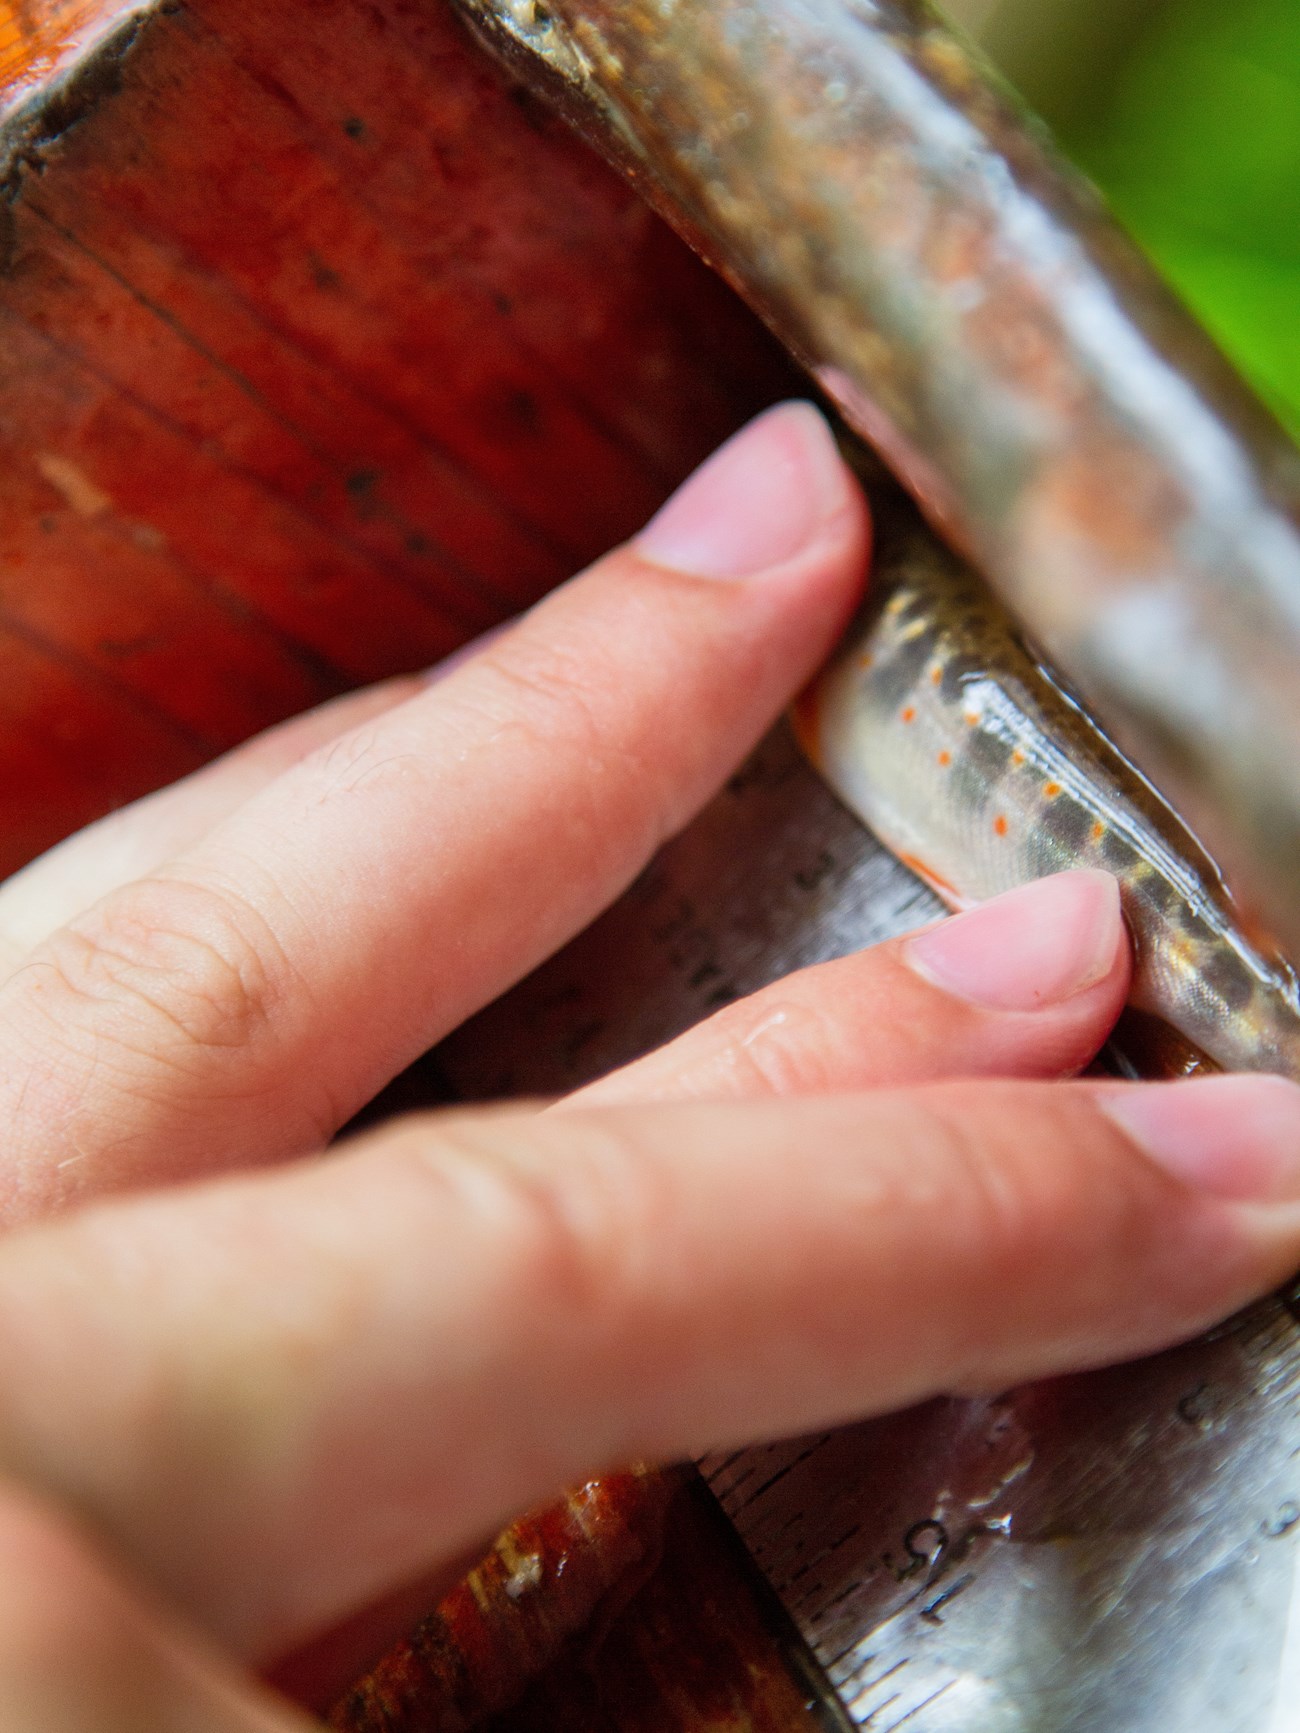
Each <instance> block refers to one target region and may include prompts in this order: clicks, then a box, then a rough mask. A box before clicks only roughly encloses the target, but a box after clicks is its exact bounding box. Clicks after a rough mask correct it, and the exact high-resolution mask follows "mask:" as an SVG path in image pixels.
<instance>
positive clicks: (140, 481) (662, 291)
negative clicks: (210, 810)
mask: <svg viewBox="0 0 1300 1733" xmlns="http://www.w3.org/2000/svg"><path fill="white" fill-rule="evenodd" d="M91 10H92V9H91V8H89V7H88V6H87V5H86V4H84V3H81V4H72V3H68V4H55V3H50V0H46V3H44V4H39V3H38V0H30V4H28V5H26V6H15V5H12V4H10V5H8V6H6V7H4V9H3V10H2V11H0V31H3V32H4V34H3V35H2V36H0V40H2V41H4V42H5V43H7V44H8V46H7V49H6V52H7V53H8V55H9V60H8V62H7V66H8V72H9V77H10V81H11V89H10V102H9V103H8V104H7V105H6V106H8V107H10V109H11V112H10V116H9V119H8V121H7V123H6V125H5V128H4V133H3V137H2V139H0V153H2V156H3V168H2V169H0V178H3V181H4V185H5V189H6V194H7V196H6V198H5V200H4V201H3V203H0V262H2V263H3V270H2V271H0V374H2V376H3V380H4V399H3V402H4V413H3V416H0V477H2V479H0V545H2V546H3V548H4V552H5V559H4V563H3V571H2V572H0V674H2V675H3V678H0V795H2V796H3V800H4V808H5V816H6V824H5V827H4V835H3V839H2V840H0V871H4V870H9V869H11V868H13V867H15V866H17V865H18V864H19V863H20V862H21V861H22V860H23V859H25V858H28V857H29V856H30V855H32V854H33V853H35V852H37V851H38V850H39V849H41V848H42V847H44V846H46V845H48V844H49V843H51V842H53V841H54V840H56V838H57V837H58V836H60V835H62V834H64V833H66V832H67V831H69V830H71V829H73V828H75V827H76V826H77V825H79V824H81V823H83V822H85V821H86V820H87V819H89V818H91V817H92V816H94V815H96V814H97V813H99V812H101V811H103V810H105V809H106V808H108V807H111V806H113V805H115V804H118V803H120V802H122V801H124V800H127V799H129V798H132V797H133V796H135V795H137V794H140V793H142V792H144V791H145V790H146V789H148V788H150V787H153V786H156V785H157V784H158V783H160V782H163V781H166V780H168V779H170V778H172V777H175V776H177V775H179V774H181V773H182V772H184V771H185V770H188V769H190V768H192V767H193V766H195V765H197V764H199V763H201V762H203V761H204V760H205V759H207V758H210V757H211V756H212V755H213V754H214V753H216V752H218V751H220V750H221V749H223V748H225V747H227V746H229V745H231V744H232V743H234V742H235V741H237V740H239V739H241V738H243V737H245V736H246V735H248V734H250V733H252V732H254V731H255V730H257V729H258V728H261V727H264V726H265V725H267V724H268V723H270V722H272V721H274V720H276V719H278V718H280V717H282V716H285V715H288V714H290V713H292V712H294V711H297V710H300V709H302V708H304V707H305V706H307V705H309V704H311V703H313V702H315V701H317V700H319V699H321V698H324V697H326V696H329V695H330V694H332V693H334V692H337V691H340V690H343V689H345V688H347V687H350V686H354V685H357V684H360V683H362V682H365V681H369V680H374V679H377V678H380V677H382V676H383V675H386V674H390V673H393V672H396V671H398V670H405V669H410V668H415V667H419V666H422V665H423V664H426V663H428V662H431V661H433V660H435V659H436V658H437V657H438V656H440V655H442V654H443V653H444V652H446V651H447V650H449V649H452V648H454V647H455V646H456V645H457V644H459V643H461V642H463V641H464V640H465V639H466V638H468V637H470V636H472V635H473V634H474V633H476V632H478V631H480V630H482V629H483V628H485V627H487V626H490V625H492V624H494V623H495V622H496V621H498V620H500V619H502V618H503V617H505V616H506V615H508V614H510V613H512V612H514V611H516V610H517V609H519V608H520V607H524V606H526V605H527V604H528V603H530V602H531V601H532V600H534V599H535V598H536V597H537V596H538V595H540V594H541V593H542V592H544V591H545V590H546V589H548V588H550V587H551V586H552V585H553V584H555V583H556V582H558V581H559V580H560V579H561V578H563V577H565V576H567V575H569V573H570V572H572V571H573V570H575V569H576V568H578V567H579V566H581V565H582V564H583V563H584V562H585V561H586V560H588V559H590V558H591V557H593V556H594V555H595V554H597V553H599V552H601V551H603V550H604V549H605V548H606V547H608V546H609V545H611V544H612V543H613V542H615V541H617V540H619V539H620V538H622V537H624V536H626V535H627V534H628V533H629V532H631V531H632V530H633V529H634V528H636V527H637V526H638V525H639V524H640V522H641V521H642V520H643V519H644V518H645V517H646V515H647V514H648V513H649V512H650V511H651V510H652V509H653V508H654V507H655V506H656V505H657V504H658V502H659V501H660V500H661V499H662V498H663V496H664V495H665V494H666V493H667V491H668V490H669V489H670V488H671V486H672V485H673V484H674V483H675V482H676V481H677V480H678V479H679V478H680V477H681V476H682V475H683V474H685V473H686V472H687V470H689V469H690V467H691V466H692V465H693V464H694V463H695V462H696V461H698V460H699V459H700V458H701V457H702V456H703V455H704V454H705V453H706V452H707V451H708V450H709V449H711V447H712V446H713V445H714V444H715V443H716V442H717V441H718V440H719V439H720V438H722V437H724V436H725V434H726V433H727V432H728V431H730V430H731V429H732V428H734V427H735V426H736V425H737V424H738V423H739V422H740V421H741V420H743V419H744V418H745V417H746V416H747V415H748V414H749V413H751V412H752V411H753V410H755V409H756V408H758V407H760V406H761V405H762V404H763V403H765V402H767V401H771V399H772V398H773V397H775V396H777V395H779V394H781V393H782V392H783V391H785V390H786V389H788V388H789V381H790V379H791V375H790V374H789V373H788V372H787V369H786V364H785V362H784V360H783V358H782V357H780V355H779V354H778V353H777V351H776V350H775V348H774V347H773V346H772V344H771V343H770V341H769V340H768V339H767V337H766V335H765V334H764V333H763V332H762V331H761V330H760V329H759V328H758V327H757V325H756V324H755V323H754V321H753V320H752V318H751V317H750V316H749V315H748V314H747V313H745V312H744V311H743V310H742V309H741V308H740V307H739V305H738V304H737V303H736V302H735V301H734V300H733V299H732V298H731V297H730V295H729V294H728V293H727V292H726V291H724V290H723V289H722V288H721V287H720V286H719V285H718V284H717V283H716V282H715V281H714V280H713V278H712V277H711V275H710V274H709V273H708V272H707V271H706V270H705V269H704V267H702V266H701V265H700V264H699V263H698V262H697V261H696V260H695V259H694V258H693V256H691V255H690V254H689V253H688V251H687V250H686V249H685V248H684V247H683V246H682V245H681V243H680V242H678V241H677V240H676V239H675V238H674V237H673V236H672V235H671V234H669V232H668V231H667V230H666V229H665V228H664V227H663V225H662V224H661V223H660V222H659V221H658V220H657V219H656V218H654V217H653V216H651V215H650V213H649V212H648V211H647V210H646V209H645V208H644V206H643V205H642V204H641V202H640V201H639V200H638V199H637V198H636V196H635V195H634V194H633V193H631V192H630V191H629V190H628V189H627V188H626V187H624V186H623V185H622V184H621V183H620V182H619V181H618V180H617V179H616V177H614V176H613V175H612V174H611V173H610V172H609V171H608V170H607V169H606V168H604V167H603V166H602V165H600V164H598V163H597V162H596V161H595V159H594V158H593V157H591V156H590V155H589V154H588V152H587V151H586V150H585V149H584V148H583V147H582V146H580V145H579V144H577V143H576V141H575V140H573V139H572V138H571V137H570V136H569V134H568V133H567V132H566V131H565V129H564V128H563V127H562V126H560V125H559V123H557V122H555V121H554V120H553V119H551V118H550V117H549V116H548V115H547V114H545V113H544V112H542V111H541V109H540V108H539V107H538V106H537V104H536V103H535V102H534V101H533V100H532V99H531V98H529V97H527V96H525V95H524V94H523V93H522V92H521V91H520V90H519V89H518V88H517V87H511V86H510V85H508V84H507V83H505V82H503V81H502V80H501V79H500V78H499V77H498V76H497V73H496V71H495V69H494V68H493V67H492V66H491V65H490V64H489V63H488V62H487V61H486V60H485V59H484V57H483V56H482V55H481V54H480V53H479V52H478V51H477V50H476V49H473V48H471V47H470V46H469V44H468V42H467V39H466V38H465V36H464V34H463V32H462V29H461V27H460V25H459V24H458V23H457V22H456V21H455V20H454V19H453V18H452V17H451V16H450V14H449V12H448V11H447V9H446V8H444V7H443V6H442V5H440V4H438V3H436V0H428V3H417V0H373V3H369V4H364V5H363V4H360V3H359V0H313V4H312V5H311V6H310V7H303V6H301V5H299V4H296V3H293V0H265V3H263V4H259V5H257V6H249V5H247V4H244V3H242V0H190V3H188V4H184V5H181V4H175V3H173V0H162V3H159V4H156V5H154V6H151V7H146V8H144V9H141V10H138V11H132V10H130V9H129V8H125V7H123V6H121V5H106V6H103V7H101V8H97V9H95V11H96V14H97V16H98V17H99V20H100V23H101V24H104V23H105V22H107V24H108V25H111V26H112V28H109V29H107V32H106V33H105V34H103V39H102V40H101V41H100V43H99V45H98V47H95V48H92V49H90V50H88V51H86V52H83V53H82V54H81V55H80V57H79V58H76V59H75V60H74V61H73V62H72V64H73V68H74V75H72V76H67V75H66V64H65V76H63V77H62V78H57V77H56V78H54V79H53V80H52V81H50V82H48V83H47V84H46V86H45V89H44V94H43V95H40V96H38V97H33V96H32V95H31V92H30V90H29V89H28V88H27V86H26V85H25V84H24V80H30V79H32V78H36V77H38V75H39V74H40V70H41V68H42V67H43V66H45V67H48V66H51V65H53V66H55V67H56V68H57V66H58V65H59V64H60V56H61V55H63V54H64V53H65V52H66V50H67V49H68V47H69V45H72V46H75V45H76V43H77V42H78V41H79V40H81V39H82V38H83V37H84V36H86V35H87V34H90V35H93V34H94V31H93V28H92V26H93V22H94V21H93V19H91V17H90V13H91ZM15 100H17V107H16V108H14V107H13V103H14V101H15Z"/></svg>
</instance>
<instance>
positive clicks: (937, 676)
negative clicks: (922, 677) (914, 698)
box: [930, 668, 943, 686]
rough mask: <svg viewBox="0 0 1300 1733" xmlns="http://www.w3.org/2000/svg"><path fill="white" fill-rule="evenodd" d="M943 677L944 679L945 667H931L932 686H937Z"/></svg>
mask: <svg viewBox="0 0 1300 1733" xmlns="http://www.w3.org/2000/svg"><path fill="white" fill-rule="evenodd" d="M942 679H943V669H942V668H931V670H930V684H931V686H937V685H938V684H939V682H940V681H941V680H942Z"/></svg>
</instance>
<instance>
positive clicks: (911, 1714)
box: [881, 1679, 957, 1733]
mask: <svg viewBox="0 0 1300 1733" xmlns="http://www.w3.org/2000/svg"><path fill="white" fill-rule="evenodd" d="M956 1683H957V1681H956V1680H955V1679H949V1681H948V1683H947V1684H946V1685H940V1687H939V1689H938V1690H937V1691H936V1692H935V1693H934V1695H933V1696H932V1697H927V1698H926V1700H925V1702H924V1703H918V1704H917V1705H916V1708H915V1709H909V1710H908V1711H907V1713H906V1715H904V1716H903V1718H902V1720H900V1721H895V1722H894V1725H893V1726H892V1727H885V1728H882V1729H881V1733H898V1729H899V1728H900V1727H901V1726H903V1724H904V1723H905V1722H907V1721H911V1720H913V1719H914V1718H915V1717H916V1716H917V1715H919V1714H921V1712H922V1711H923V1710H925V1709H929V1708H931V1707H932V1706H933V1705H934V1704H935V1703H937V1702H938V1701H939V1699H940V1697H942V1696H943V1695H944V1693H945V1692H947V1691H951V1690H952V1688H953V1686H954V1685H955V1684H956Z"/></svg>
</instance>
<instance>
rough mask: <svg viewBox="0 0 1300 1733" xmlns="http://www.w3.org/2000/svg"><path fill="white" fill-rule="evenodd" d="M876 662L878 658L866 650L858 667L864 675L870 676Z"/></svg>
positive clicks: (860, 657) (859, 658)
mask: <svg viewBox="0 0 1300 1733" xmlns="http://www.w3.org/2000/svg"><path fill="white" fill-rule="evenodd" d="M875 660H876V658H875V657H874V656H873V655H872V653H871V651H870V650H864V651H863V652H862V654H861V655H860V656H859V657H858V667H859V668H860V669H861V671H862V672H863V673H864V674H869V673H870V672H871V669H872V666H873V664H874V662H875Z"/></svg>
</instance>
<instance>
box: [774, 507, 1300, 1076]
mask: <svg viewBox="0 0 1300 1733" xmlns="http://www.w3.org/2000/svg"><path fill="white" fill-rule="evenodd" d="M905 515H906V514H905V513H904V516H905ZM796 726H797V730H798V732H799V735H800V738H801V741H802V743H803V745H804V747H805V750H806V751H807V752H808V754H809V756H810V757H811V758H812V760H813V762H814V763H815V765H816V767H817V768H818V770H820V771H821V773H822V774H823V775H824V776H825V777H826V779H827V780H828V781H829V782H830V784H831V786H832V787H833V788H834V789H835V791H836V793H837V794H838V795H839V796H840V798H841V799H842V800H843V801H844V802H845V804H846V805H847V806H848V807H849V808H850V809H851V810H852V811H853V812H855V813H856V814H857V815H858V817H860V818H861V819H863V820H864V821H865V823H866V824H868V825H869V826H870V828H871V829H872V830H873V831H875V833H876V834H877V835H878V836H879V837H880V839H881V840H882V841H883V842H884V843H885V844H886V845H887V846H888V847H889V848H890V849H892V850H893V851H894V852H895V853H896V854H897V855H899V857H900V858H901V859H902V860H903V861H905V862H906V863H907V864H908V865H909V866H910V867H912V868H913V870H914V871H916V872H917V873H918V874H919V875H920V876H921V877H922V878H924V879H925V880H926V881H927V883H929V884H930V885H931V886H932V887H933V888H934V889H935V890H936V891H937V892H938V894H939V895H940V896H941V897H942V898H943V900H944V901H945V902H947V903H948V904H949V906H950V907H953V908H961V907H963V906H965V905H967V904H970V903H973V902H976V901H981V900H983V899H984V898H987V897H991V896H995V895H997V893H998V892H1000V891H1005V890H1009V889H1011V888H1012V887H1013V886H1015V885H1019V884H1024V883H1026V882H1028V881H1029V880H1030V879H1036V878H1041V877H1043V876H1045V875H1046V874H1049V873H1054V872H1059V871H1062V870H1063V869H1065V868H1067V867H1076V866H1090V867H1099V868H1102V869H1103V870H1105V871H1106V872H1109V873H1112V874H1114V876H1115V878H1116V879H1118V881H1119V884H1120V891H1121V898H1122V903H1123V909H1124V914H1125V917H1126V919H1127V922H1128V925H1129V928H1130V931H1131V933H1132V936H1133V941H1134V955H1135V967H1134V977H1133V987H1132V995H1131V1000H1130V1003H1131V1004H1132V1005H1133V1006H1134V1007H1135V1008H1136V1009H1138V1010H1140V1011H1143V1012H1146V1013H1147V1014H1148V1016H1151V1017H1154V1018H1156V1019H1158V1020H1159V1022H1160V1023H1161V1024H1163V1025H1165V1026H1166V1027H1167V1028H1169V1029H1172V1030H1174V1031H1176V1032H1177V1034H1178V1035H1180V1036H1181V1037H1182V1038H1183V1039H1184V1040H1185V1041H1187V1042H1190V1043H1191V1044H1192V1046H1193V1047H1194V1048H1195V1049H1197V1050H1199V1052H1200V1053H1202V1054H1204V1055H1206V1056H1208V1058H1209V1059H1210V1060H1211V1061H1213V1062H1214V1063H1215V1064H1216V1065H1218V1066H1221V1067H1223V1068H1224V1069H1225V1070H1233V1071H1276V1072H1281V1073H1283V1074H1285V1075H1287V1076H1291V1077H1295V1078H1300V991H1298V989H1297V982H1296V978H1295V975H1294V973H1293V971H1292V969H1291V967H1290V965H1289V964H1288V963H1287V962H1286V961H1285V959H1284V958H1283V957H1282V956H1280V955H1279V954H1278V953H1277V952H1276V951H1274V950H1272V949H1271V948H1270V947H1268V946H1266V945H1261V944H1258V943H1256V942H1255V941H1253V940H1252V939H1251V938H1250V937H1249V936H1248V935H1247V934H1246V932H1245V931H1244V930H1243V927H1242V924H1241V920H1240V917H1239V914H1238V912H1237V910H1236V908H1235V905H1234V903H1233V900H1232V897H1231V895H1230V893H1229V892H1228V890H1227V888H1226V886H1225V885H1224V882H1223V879H1222V877H1221V875H1220V873H1219V871H1218V869H1217V868H1216V866H1215V864H1214V862H1213V861H1212V860H1211V859H1210V858H1209V856H1208V855H1207V854H1206V852H1205V850H1204V849H1203V848H1202V847H1201V845H1200V843H1199V842H1198V841H1197V839H1196V838H1195V837H1194V836H1193V835H1192V833H1191V832H1190V831H1189V830H1188V829H1187V827H1186V826H1185V825H1184V824H1183V822H1182V821H1181V820H1180V819H1179V818H1178V816H1177V815H1176V814H1175V813H1174V812H1173V811H1172V809H1171V808H1170V807H1169V806H1168V804H1167V803H1166V802H1165V801H1164V800H1163V798H1162V797H1161V796H1160V795H1159V794H1158V793H1157V792H1156V790H1155V789H1154V788H1153V787H1152V786H1151V785H1150V783H1148V782H1147V781H1146V779H1145V778H1144V777H1142V776H1141V775H1140V773H1139V772H1138V771H1137V770H1135V769H1134V767H1133V766H1132V765H1131V764H1129V762H1128V761H1127V760H1126V759H1125V758H1124V756H1123V755H1122V754H1121V753H1120V752H1119V750H1118V749H1117V748H1116V747H1115V746H1114V745H1113V743H1112V742H1111V741H1110V740H1109V739H1108V738H1107V736H1106V735H1105V734H1104V733H1103V732H1102V731H1101V729H1100V728H1098V726H1097V725H1096V724H1095V723H1094V722H1093V721H1092V720H1091V718H1090V717H1089V716H1088V715H1087V714H1086V713H1085V712H1084V711H1083V710H1082V709H1081V708H1080V706H1079V705H1078V704H1077V703H1076V702H1075V700H1074V699H1073V698H1072V697H1071V696H1070V695H1069V694H1068V693H1067V692H1066V691H1065V690H1064V689H1063V688H1062V686H1061V685H1060V684H1059V682H1058V681H1057V680H1056V679H1055V678H1054V677H1053V676H1052V675H1051V674H1049V673H1048V672H1047V670H1046V669H1045V668H1044V667H1043V665H1042V664H1041V663H1040V661H1039V660H1038V658H1037V657H1036V656H1035V655H1034V654H1033V653H1032V652H1031V651H1030V650H1029V649H1028V647H1027V646H1026V644H1025V641H1024V640H1023V638H1022V637H1021V635H1020V633H1019V632H1018V630H1017V628H1016V626H1015V625H1014V623H1013V622H1012V620H1011V618H1010V617H1009V615H1008V614H1007V613H1006V612H1005V611H1004V609H1003V608H1002V607H1001V606H1000V604H999V603H998V602H997V601H996V600H995V599H994V598H993V596H992V595H991V594H990V593H989V591H988V590H987V588H986V587H985V586H984V585H983V584H982V583H981V582H980V580H979V579H978V577H976V575H975V574H974V573H973V572H971V571H970V570H969V568H967V567H966V566H964V565H963V564H962V563H961V562H960V561H959V560H958V559H956V558H955V557H954V556H952V555H950V554H948V553H947V552H946V551H945V550H943V549H941V548H940V547H939V546H938V545H937V544H936V543H935V541H934V540H933V538H932V537H930V536H928V535H927V534H925V532H924V531H923V529H922V528H921V526H920V525H919V524H918V525H916V526H915V528H909V527H908V526H907V524H906V522H904V523H903V524H902V525H901V527H900V525H898V524H895V525H894V527H893V528H892V529H890V530H887V534H886V539H885V544H884V545H883V546H882V547H881V549H880V552H879V555H878V560H877V577H876V579H875V581H874V583H873V595H872V601H871V605H870V607H869V609H868V610H867V612H866V613H865V614H864V615H863V616H862V617H861V618H860V620H859V622H858V624H857V627H856V629H855V630H854V631H852V632H851V633H850V635H849V637H848V638H847V639H846V641H845V643H844V644H843V646H842V647H841V649H840V651H839V653H838V654H837V656H836V657H835V659H834V661H833V662H832V664H831V665H830V666H829V667H828V668H827V670H826V671H825V673H824V674H823V675H822V676H821V677H820V679H819V680H818V681H817V682H816V683H815V685H814V686H813V687H812V688H810V690H809V692H808V693H807V694H805V696H804V698H803V699H802V700H801V702H800V705H799V708H798V711H797V714H796Z"/></svg>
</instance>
